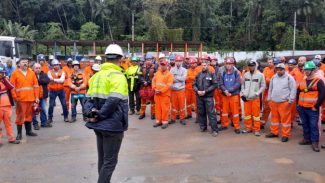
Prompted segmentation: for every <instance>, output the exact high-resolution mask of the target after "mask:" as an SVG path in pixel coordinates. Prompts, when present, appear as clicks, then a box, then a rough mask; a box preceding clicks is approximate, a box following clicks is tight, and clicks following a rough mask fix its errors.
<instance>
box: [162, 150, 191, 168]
mask: <svg viewBox="0 0 325 183" xmlns="http://www.w3.org/2000/svg"><path fill="white" fill-rule="evenodd" d="M157 156H158V158H157V160H158V161H157V162H156V163H157V164H160V165H169V166H170V165H178V164H184V163H191V162H192V161H193V157H192V155H191V154H183V153H174V152H161V153H158V154H157Z"/></svg>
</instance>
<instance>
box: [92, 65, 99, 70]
mask: <svg viewBox="0 0 325 183" xmlns="http://www.w3.org/2000/svg"><path fill="white" fill-rule="evenodd" d="M91 69H92V70H94V71H99V70H100V65H99V64H94V65H93V66H92V67H91Z"/></svg>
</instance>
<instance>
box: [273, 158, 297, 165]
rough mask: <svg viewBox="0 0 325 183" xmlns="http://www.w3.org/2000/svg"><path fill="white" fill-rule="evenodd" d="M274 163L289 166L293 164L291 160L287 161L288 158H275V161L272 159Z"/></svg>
mask: <svg viewBox="0 0 325 183" xmlns="http://www.w3.org/2000/svg"><path fill="white" fill-rule="evenodd" d="M274 162H276V163H278V164H282V165H291V164H293V163H294V161H293V160H291V159H288V158H277V159H274Z"/></svg>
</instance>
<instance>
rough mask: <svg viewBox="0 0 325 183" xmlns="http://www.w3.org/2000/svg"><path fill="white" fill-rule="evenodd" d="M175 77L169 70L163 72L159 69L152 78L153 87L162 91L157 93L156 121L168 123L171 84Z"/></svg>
mask: <svg viewBox="0 0 325 183" xmlns="http://www.w3.org/2000/svg"><path fill="white" fill-rule="evenodd" d="M173 81H174V77H173V75H172V74H171V73H170V72H169V71H165V72H162V71H161V70H158V71H157V73H156V74H155V76H154V77H153V79H152V88H153V89H154V90H155V91H156V90H159V91H161V93H160V94H155V99H154V100H155V104H156V108H155V111H156V123H158V124H160V123H163V124H168V114H169V109H170V96H171V85H172V84H173Z"/></svg>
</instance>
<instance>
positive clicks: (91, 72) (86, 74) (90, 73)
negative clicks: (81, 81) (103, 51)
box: [84, 65, 94, 77]
mask: <svg viewBox="0 0 325 183" xmlns="http://www.w3.org/2000/svg"><path fill="white" fill-rule="evenodd" d="M93 72H94V71H93V70H92V69H91V66H90V65H89V66H87V67H86V68H85V69H84V73H85V76H86V77H89V76H90V75H92V74H93Z"/></svg>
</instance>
